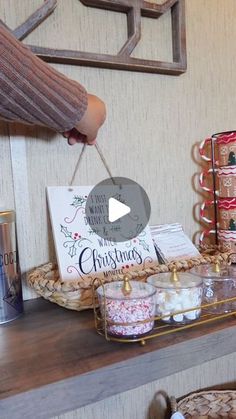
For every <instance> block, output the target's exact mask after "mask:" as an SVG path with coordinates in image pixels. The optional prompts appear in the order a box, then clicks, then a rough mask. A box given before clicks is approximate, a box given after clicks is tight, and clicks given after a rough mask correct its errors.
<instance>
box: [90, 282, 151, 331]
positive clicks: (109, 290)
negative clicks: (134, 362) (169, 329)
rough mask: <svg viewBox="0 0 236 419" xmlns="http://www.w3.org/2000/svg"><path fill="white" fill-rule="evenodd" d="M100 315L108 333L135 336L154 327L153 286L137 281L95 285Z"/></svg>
mask: <svg viewBox="0 0 236 419" xmlns="http://www.w3.org/2000/svg"><path fill="white" fill-rule="evenodd" d="M97 294H98V302H99V307H100V312H101V317H102V319H103V320H104V323H105V327H106V329H107V333H108V334H110V335H112V336H117V337H126V338H137V337H141V336H145V335H146V334H147V333H149V332H150V331H151V330H152V329H153V326H154V316H155V305H156V300H155V294H156V288H155V287H154V286H152V285H151V284H147V283H144V282H140V281H133V280H132V281H129V278H128V277H127V276H125V278H124V281H114V282H110V283H107V284H104V285H101V286H100V287H98V288H97Z"/></svg>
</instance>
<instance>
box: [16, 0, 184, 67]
mask: <svg viewBox="0 0 236 419" xmlns="http://www.w3.org/2000/svg"><path fill="white" fill-rule="evenodd" d="M80 1H81V3H83V4H84V5H85V6H88V7H95V8H100V9H106V10H112V11H115V12H122V13H126V15H127V33H128V39H127V41H126V42H125V44H124V45H123V47H122V48H121V50H120V51H119V52H118V54H117V55H110V54H99V53H92V52H84V51H73V50H61V49H53V48H45V47H38V46H34V45H30V46H29V47H30V49H31V50H32V51H33V52H34V53H35V54H37V55H38V56H39V57H40V58H42V59H43V60H45V61H47V62H51V63H63V64H74V65H85V66H92V67H103V68H110V69H118V70H129V71H142V72H149V73H161V74H171V75H178V74H182V73H184V72H185V71H186V68H187V60H186V28H185V2H184V0H166V1H165V2H164V3H162V4H156V3H150V2H148V1H144V0H80ZM56 5H57V0H46V1H45V2H44V4H43V5H42V6H41V7H40V8H39V9H38V10H36V12H34V13H33V14H32V15H31V16H30V17H29V18H28V19H27V20H26V21H25V22H24V23H23V24H22V25H20V26H19V27H18V28H16V29H15V30H14V31H13V33H14V35H15V36H16V37H17V38H18V39H20V40H22V39H24V38H25V37H26V36H27V35H28V34H29V33H30V32H32V31H33V30H34V29H35V28H36V27H37V26H38V25H40V23H41V22H42V21H43V20H45V19H46V18H47V17H48V16H49V15H50V14H51V13H52V12H53V10H54V9H55V7H56ZM170 9H171V24H172V50H173V61H172V62H165V61H157V60H147V59H141V58H134V57H131V54H132V51H133V50H134V48H135V47H136V46H137V44H138V42H139V41H140V39H141V17H142V16H144V17H147V18H152V19H158V18H159V17H160V16H162V15H163V14H164V13H166V12H167V11H168V10H170Z"/></svg>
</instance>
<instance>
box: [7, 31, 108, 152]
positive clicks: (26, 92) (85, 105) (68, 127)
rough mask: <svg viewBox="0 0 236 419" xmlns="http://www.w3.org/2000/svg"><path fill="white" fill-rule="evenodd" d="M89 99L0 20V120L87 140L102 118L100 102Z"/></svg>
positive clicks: (84, 91)
mask: <svg viewBox="0 0 236 419" xmlns="http://www.w3.org/2000/svg"><path fill="white" fill-rule="evenodd" d="M93 98H94V96H91V95H87V92H86V90H85V89H84V87H83V86H81V85H80V84H79V83H77V82H75V81H73V80H70V79H69V78H67V77H66V76H64V75H63V74H61V73H60V72H58V71H56V70H54V69H53V68H52V67H51V66H49V65H48V64H47V63H45V62H43V61H42V60H41V59H39V58H38V57H36V56H35V55H34V54H33V53H32V52H31V51H30V50H29V49H28V48H27V47H26V46H24V45H23V44H22V43H21V42H19V41H17V40H16V39H15V38H14V36H13V35H12V34H11V33H10V32H9V31H8V30H7V29H5V27H4V26H3V25H2V24H1V23H0V119H3V120H6V121H18V122H22V123H26V124H34V125H42V126H46V127H48V128H51V129H53V130H55V131H57V132H61V133H65V136H67V138H70V139H69V143H71V144H73V143H74V142H76V140H79V141H80V140H81V139H82V140H84V141H87V142H89V143H91V142H92V141H93V140H95V138H96V135H97V131H98V129H99V127H100V126H101V125H102V123H103V122H104V119H105V106H104V104H103V102H102V101H101V100H100V99H99V98H96V100H95V102H96V101H97V102H96V103H95V102H94V99H93ZM80 129H81V131H80ZM73 133H74V134H73ZM75 133H76V135H77V138H74V137H76V136H75Z"/></svg>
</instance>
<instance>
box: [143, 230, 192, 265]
mask: <svg viewBox="0 0 236 419" xmlns="http://www.w3.org/2000/svg"><path fill="white" fill-rule="evenodd" d="M150 229H151V234H152V238H153V241H154V244H155V247H156V250H157V252H158V254H159V255H160V259H161V261H163V262H164V263H167V262H169V261H171V260H178V259H190V258H192V257H199V256H200V253H199V251H198V250H197V248H196V247H195V246H194V244H193V243H192V242H191V240H190V239H189V238H188V236H187V235H186V234H185V233H184V231H183V227H182V226H181V224H179V223H174V224H160V225H156V226H151V227H150Z"/></svg>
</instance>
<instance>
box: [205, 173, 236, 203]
mask: <svg viewBox="0 0 236 419" xmlns="http://www.w3.org/2000/svg"><path fill="white" fill-rule="evenodd" d="M215 172H216V173H217V176H216V178H215V179H216V180H217V184H218V185H217V190H216V191H215V193H216V195H217V196H220V197H221V198H235V197H236V166H225V167H219V168H218V169H216V170H215ZM212 173H213V169H208V170H205V171H203V172H202V173H200V176H199V184H200V186H201V188H202V189H203V190H204V191H206V192H210V193H212V194H213V193H214V189H213V182H212V185H211V186H209V184H207V182H208V180H209V174H212Z"/></svg>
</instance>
